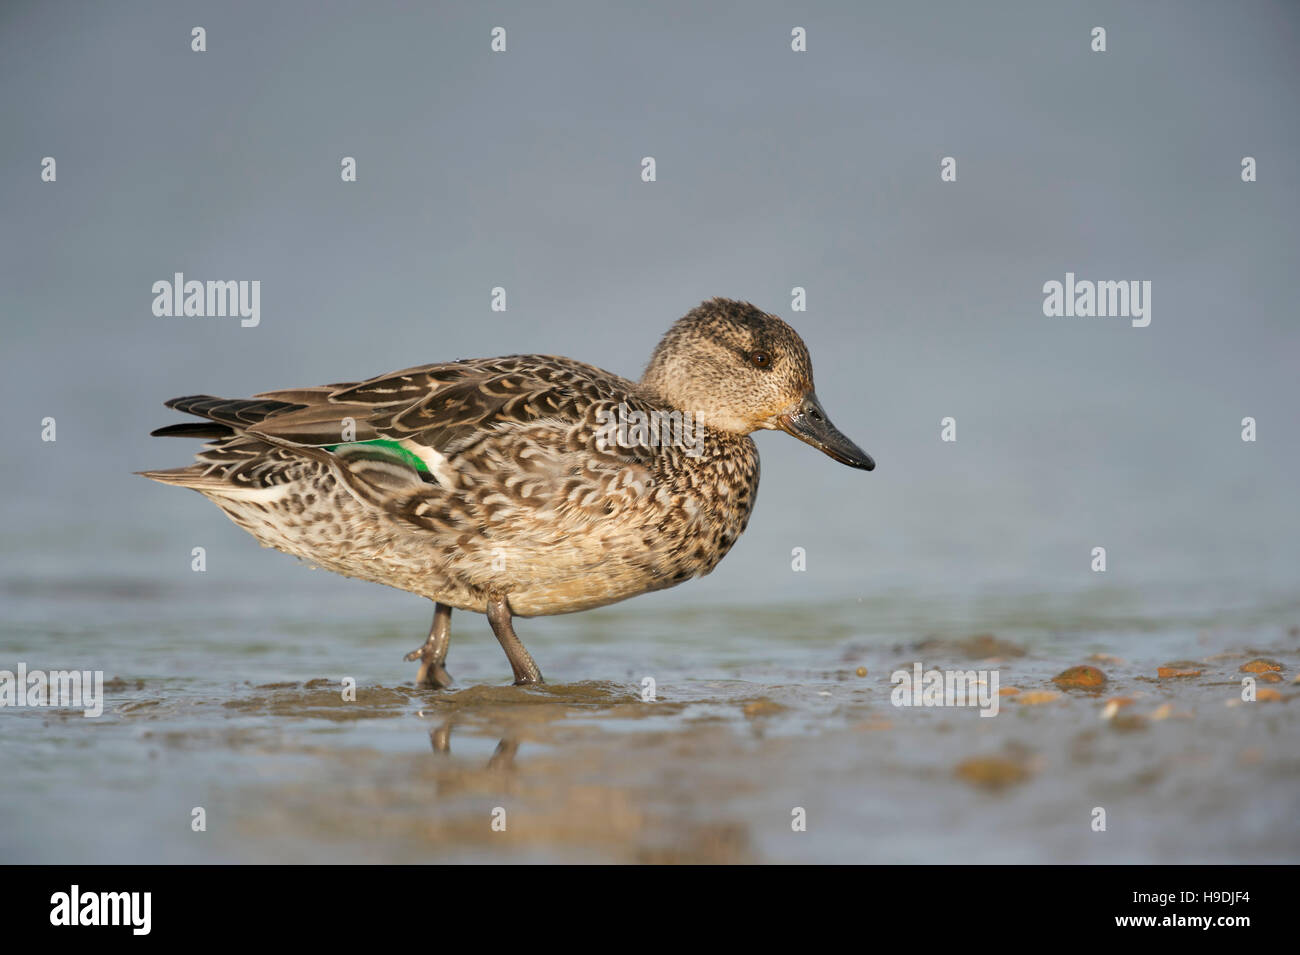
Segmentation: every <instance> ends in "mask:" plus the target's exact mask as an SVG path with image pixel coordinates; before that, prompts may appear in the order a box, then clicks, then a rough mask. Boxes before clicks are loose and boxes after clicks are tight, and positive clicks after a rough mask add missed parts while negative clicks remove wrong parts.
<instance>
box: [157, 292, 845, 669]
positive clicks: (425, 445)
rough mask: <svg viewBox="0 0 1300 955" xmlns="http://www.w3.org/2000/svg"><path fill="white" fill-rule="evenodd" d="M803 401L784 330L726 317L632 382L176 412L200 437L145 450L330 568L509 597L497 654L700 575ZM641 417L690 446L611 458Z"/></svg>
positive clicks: (436, 375)
mask: <svg viewBox="0 0 1300 955" xmlns="http://www.w3.org/2000/svg"><path fill="white" fill-rule="evenodd" d="M763 360H765V363H763ZM809 398H811V400H812V401H813V402H814V403H815V401H816V399H815V396H814V395H813V394H812V366H811V362H810V360H809V358H808V352H807V349H806V348H805V347H804V344H803V342H802V341H801V340H800V339H799V336H798V335H797V334H796V333H795V332H794V330H793V329H791V328H790V327H789V326H788V325H786V324H785V323H784V322H782V321H781V320H780V319H778V318H776V317H775V316H771V315H766V314H764V313H763V312H761V311H760V310H759V309H757V308H755V307H754V306H752V305H749V304H747V303H740V302H733V301H729V300H725V299H715V300H713V301H711V302H706V303H704V304H703V305H701V306H700V307H699V308H696V309H694V310H693V311H692V312H690V313H689V314H688V315H687V316H686V317H685V318H683V319H682V320H680V321H679V322H677V323H676V324H675V325H674V326H673V327H672V329H671V330H670V331H669V332H668V334H667V335H665V336H664V339H663V341H662V342H661V343H660V344H659V346H658V348H656V350H655V352H654V355H653V356H652V358H651V361H650V365H649V367H648V368H647V369H646V373H645V375H644V376H643V377H642V380H641V381H640V382H633V381H629V380H628V379H625V378H622V377H619V376H618V375H614V374H611V373H609V372H606V371H603V370H601V369H599V368H596V367H594V366H592V365H588V364H584V363H582V362H578V361H574V360H572V359H568V358H560V357H556V356H549V355H513V356H507V357H504V358H486V359H473V360H466V361H458V362H451V363H446V364H435V365H424V366H420V367H417V368H411V369H407V370H405V371H401V372H396V373H393V374H389V375H383V376H380V377H378V378H372V379H369V380H366V381H362V382H355V383H343V384H336V385H326V386H321V387H316V388H298V389H288V390H283V391H273V392H267V393H265V394H262V395H258V396H257V397H255V398H252V399H247V400H225V399H218V398H211V397H208V396H193V397H187V398H177V399H174V400H172V401H170V402H168V406H169V407H172V408H175V409H176V410H179V411H183V412H188V413H191V414H196V415H199V416H200V417H202V418H204V419H206V422H202V423H197V422H196V423H193V424H184V425H175V426H172V427H170V428H163V429H160V430H159V431H158V432H155V434H175V435H184V436H196V437H204V438H207V439H209V441H210V443H209V444H207V445H206V446H205V448H204V449H203V451H201V452H200V453H199V455H198V456H197V461H196V463H195V464H193V465H190V466H189V467H185V468H178V469H174V470H168V471H149V472H144V473H145V475H146V476H147V477H150V478H153V479H154V480H158V481H162V482H164V483H168V484H178V485H181V486H184V487H190V488H193V489H194V490H197V491H198V492H200V493H201V494H203V495H205V496H206V497H208V498H209V499H211V500H212V501H213V502H214V503H216V504H217V505H218V506H219V507H220V508H221V509H222V510H223V511H225V513H226V514H227V515H229V516H230V518H231V519H232V520H233V521H234V522H235V523H236V524H238V525H239V526H240V527H243V528H244V529H245V530H247V531H248V532H249V533H250V534H252V535H253V536H254V537H255V538H257V539H258V540H259V541H260V542H261V543H262V544H263V545H265V546H268V547H275V548H278V549H280V550H283V551H285V552H287V553H290V554H294V555H296V556H298V557H301V558H303V559H305V560H307V561H309V562H311V563H312V564H315V565H317V566H320V567H324V568H326V569H328V570H332V571H335V572H337V573H340V574H344V575H346V576H349V577H358V578H361V579H363V580H371V581H375V582H377V583H383V584H389V585H391V586H394V587H397V588H399V589H402V590H408V591H411V592H413V593H417V594H421V595H423V596H426V597H429V598H430V599H432V600H434V601H436V602H437V603H439V604H442V605H445V606H447V607H456V608H460V609H463V610H473V611H477V612H480V613H482V612H486V611H489V610H490V609H491V608H490V607H489V604H490V602H491V601H492V600H493V599H494V598H499V599H500V600H501V607H502V608H505V609H499V610H498V613H497V615H496V617H494V616H493V615H492V614H489V616H490V619H492V620H493V629H494V630H496V631H497V635H498V637H502V639H503V645H505V638H504V637H503V634H502V632H501V629H500V627H499V626H498V624H499V623H500V622H501V621H500V620H499V619H497V618H499V617H501V615H502V614H504V616H505V623H504V625H505V629H507V630H509V615H510V614H513V615H518V616H525V617H528V616H536V615H544V614H557V613H568V612H571V611H577V610H586V609H589V608H592V607H599V606H602V605H605V604H610V603H614V602H615V601H619V600H624V599H626V598H628V597H632V596H635V595H637V594H641V593H646V592H648V591H652V590H659V589H662V588H664V587H670V586H673V585H675V584H678V583H681V582H682V581H684V580H687V579H689V578H692V577H698V576H701V575H703V574H707V573H709V572H710V571H711V570H712V569H713V568H714V567H715V566H717V564H718V562H719V561H720V560H721V559H722V558H723V557H724V556H725V555H726V554H727V552H728V551H729V550H730V549H731V547H732V545H733V544H734V543H735V541H736V539H737V537H739V535H740V534H741V532H743V531H744V529H745V527H746V525H747V524H748V522H749V517H750V513H751V512H752V510H753V507H754V500H755V496H756V494H757V491H758V478H759V464H758V451H757V448H756V447H755V445H754V442H753V441H752V440H751V439H750V438H749V436H748V435H749V433H750V432H751V431H754V430H757V429H760V428H784V429H785V430H792V429H791V427H789V426H788V420H787V419H789V418H790V416H791V415H792V414H794V413H796V412H797V411H798V410H799V408H800V403H801V402H806V400H808V399H809ZM816 410H817V412H820V406H817V407H816ZM635 412H641V413H643V414H645V415H646V416H647V417H649V416H651V415H652V414H653V413H656V412H657V413H661V414H668V413H671V412H677V413H678V414H679V416H680V413H681V412H690V413H691V414H692V415H694V416H695V420H697V421H698V422H700V427H698V428H697V429H696V430H695V431H694V432H689V431H688V433H687V441H686V442H681V441H677V442H670V443H668V444H666V445H665V444H662V443H659V442H655V441H653V440H647V439H646V438H645V436H643V435H638V434H637V433H636V432H635V430H633V432H632V433H631V434H630V436H629V435H628V434H624V435H622V437H623V439H624V441H625V444H626V446H625V445H624V444H620V443H619V441H617V440H612V439H611V438H612V435H611V432H610V431H609V429H608V427H605V425H607V423H608V422H609V421H610V420H611V419H613V420H618V418H620V417H621V418H623V419H626V418H627V417H629V416H632V417H635V414H634V413H635ZM783 416H785V417H784V418H783ZM808 420H809V421H811V419H808ZM819 420H820V419H819ZM825 424H826V427H827V428H829V427H830V425H829V422H826V423H825ZM830 430H831V431H832V432H834V429H833V428H832V429H830ZM792 433H796V432H793V431H792ZM834 434H835V435H836V436H837V437H838V438H839V439H842V440H843V441H844V442H845V443H846V444H847V446H848V447H849V448H851V449H852V451H855V452H857V454H858V455H861V457H862V459H863V460H865V461H866V462H867V463H866V464H863V463H861V462H858V461H853V460H846V463H851V464H855V466H859V467H869V466H870V461H869V459H867V458H866V456H865V455H862V454H861V452H860V451H857V449H856V447H854V446H852V444H851V443H848V442H847V439H843V436H842V435H838V432H834ZM692 436H693V437H694V439H695V442H694V444H693V445H691V444H690V439H691V437H692ZM797 436H799V437H801V438H802V439H803V440H809V441H810V443H818V442H816V441H812V440H810V439H809V438H808V437H807V436H805V435H803V434H797ZM629 437H630V440H629ZM819 446H822V445H821V444H819ZM824 449H825V448H824ZM827 453H832V451H830V450H828V452H827ZM833 456H838V457H840V459H841V460H845V458H844V457H842V456H839V455H836V454H833ZM850 457H851V455H850ZM511 635H513V631H511ZM432 639H433V638H432V636H431V640H432ZM442 643H443V647H442V650H441V653H442V655H444V656H445V640H443V641H442ZM507 650H508V652H509V647H507ZM519 650H520V651H522V646H520V647H519ZM426 655H427V654H426ZM523 656H524V657H526V656H527V654H526V651H524V652H523ZM434 662H436V664H437V665H438V666H439V667H440V666H441V663H442V660H441V659H438V660H436V661H432V660H426V663H429V664H431V663H434ZM511 662H512V664H515V663H516V659H515V658H514V657H513V656H512V659H511ZM527 663H528V664H531V663H532V661H531V658H528V660H527ZM515 669H516V677H517V678H519V677H520V675H521V674H520V668H519V666H518V665H517V666H516V667H515ZM525 669H526V668H525ZM533 669H535V665H534V667H533ZM443 672H445V671H443ZM527 675H528V674H527V673H526V672H525V673H524V676H525V677H526V676H527ZM537 678H539V679H540V674H537ZM518 681H519V682H530V680H528V679H519V680H518ZM434 682H436V681H434Z"/></svg>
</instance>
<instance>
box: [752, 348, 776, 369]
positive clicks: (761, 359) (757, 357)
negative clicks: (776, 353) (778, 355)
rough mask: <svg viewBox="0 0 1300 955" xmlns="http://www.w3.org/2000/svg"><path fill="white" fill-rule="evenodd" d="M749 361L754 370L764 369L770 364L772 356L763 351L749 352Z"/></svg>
mask: <svg viewBox="0 0 1300 955" xmlns="http://www.w3.org/2000/svg"><path fill="white" fill-rule="evenodd" d="M749 360H750V361H751V362H753V363H754V367H755V368H766V367H767V366H768V365H770V364H772V356H771V355H769V354H768V353H767V352H765V351H756V352H750V353H749Z"/></svg>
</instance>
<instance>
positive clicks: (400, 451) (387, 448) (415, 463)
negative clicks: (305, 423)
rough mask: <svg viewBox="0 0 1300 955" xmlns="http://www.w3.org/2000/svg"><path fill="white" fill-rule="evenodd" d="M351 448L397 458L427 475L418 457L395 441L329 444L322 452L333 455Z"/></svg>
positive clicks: (380, 439)
mask: <svg viewBox="0 0 1300 955" xmlns="http://www.w3.org/2000/svg"><path fill="white" fill-rule="evenodd" d="M353 448H364V449H366V450H368V451H375V452H378V453H379V454H381V455H386V456H391V457H394V458H398V459H400V460H401V461H402V462H403V463H405V464H407V465H409V466H410V467H412V468H414V469H415V470H416V471H419V472H420V473H421V474H428V473H429V468H428V466H427V465H426V464H425V463H424V461H423V460H422V459H421V458H420V456H419V455H417V454H415V453H414V452H412V451H409V450H407V449H406V448H404V447H402V446H401V444H399V443H398V442H396V441H389V440H388V439H387V438H375V439H374V440H373V441H353V442H351V443H348V444H331V445H326V446H325V448H324V450H326V451H329V452H331V453H334V452H337V451H338V450H339V449H343V450H351V449H353Z"/></svg>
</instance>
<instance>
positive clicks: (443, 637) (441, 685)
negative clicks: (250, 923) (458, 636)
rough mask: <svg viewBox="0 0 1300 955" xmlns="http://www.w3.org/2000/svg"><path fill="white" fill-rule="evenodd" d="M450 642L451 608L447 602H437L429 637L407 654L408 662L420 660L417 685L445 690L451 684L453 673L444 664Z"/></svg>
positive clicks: (416, 678)
mask: <svg viewBox="0 0 1300 955" xmlns="http://www.w3.org/2000/svg"><path fill="white" fill-rule="evenodd" d="M450 642H451V608H450V607H448V606H447V605H446V604H436V605H435V609H434V611H433V626H432V627H430V628H429V639H428V640H425V641H424V645H423V646H421V647H419V648H417V649H415V650H412V651H411V652H410V653H408V654H407V655H406V660H407V662H410V661H411V660H419V661H420V672H419V673H418V674H417V675H416V677H415V685H416V686H431V687H433V688H434V689H435V690H445V689H447V687H449V686H451V674H450V673H448V672H447V668H446V667H445V666H443V664H444V663H445V662H446V661H447V644H448V643H450Z"/></svg>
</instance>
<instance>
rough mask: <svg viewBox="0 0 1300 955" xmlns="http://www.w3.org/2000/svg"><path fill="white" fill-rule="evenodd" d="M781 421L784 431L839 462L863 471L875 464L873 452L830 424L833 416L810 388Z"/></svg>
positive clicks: (782, 416) (870, 468)
mask: <svg viewBox="0 0 1300 955" xmlns="http://www.w3.org/2000/svg"><path fill="white" fill-rule="evenodd" d="M780 421H781V430H782V431H784V432H786V433H787V434H792V435H794V436H795V437H796V438H798V439H799V440H800V441H802V442H804V443H805V444H811V445H812V446H813V447H814V448H816V449H817V450H818V451H821V452H822V453H823V454H825V455H828V456H829V457H832V458H834V459H835V460H836V461H838V462H840V464H847V465H848V466H849V467H851V468H861V469H862V470H863V471H871V470H874V469H875V467H876V462H875V461H873V460H871V455H869V454H867V452H865V451H863V450H862V449H861V448H860V447H858V446H857V445H856V444H854V443H853V442H852V441H850V440H849V439H848V438H846V437H845V436H844V435H842V434H841V433H840V431H839V429H838V428H836V427H835V425H833V424H831V419H830V418H828V417H826V411H825V409H823V408H822V403H821V402H820V401H818V400H817V395H816V394H815V393H814V392H811V391H810V392H809V393H808V395H807V397H805V398H804V400H803V402H802V403H801V404H800V405H799V407H798V408H796V409H795V410H794V411H792V412H790V413H788V414H783V415H781V419H780Z"/></svg>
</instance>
